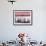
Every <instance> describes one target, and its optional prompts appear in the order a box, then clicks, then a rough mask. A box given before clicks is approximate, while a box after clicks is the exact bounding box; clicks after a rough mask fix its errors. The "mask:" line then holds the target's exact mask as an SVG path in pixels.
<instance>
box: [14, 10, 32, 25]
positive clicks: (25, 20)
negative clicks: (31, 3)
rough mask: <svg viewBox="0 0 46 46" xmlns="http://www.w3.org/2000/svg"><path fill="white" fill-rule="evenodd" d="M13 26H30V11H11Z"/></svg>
mask: <svg viewBox="0 0 46 46" xmlns="http://www.w3.org/2000/svg"><path fill="white" fill-rule="evenodd" d="M13 24H14V25H32V10H13Z"/></svg>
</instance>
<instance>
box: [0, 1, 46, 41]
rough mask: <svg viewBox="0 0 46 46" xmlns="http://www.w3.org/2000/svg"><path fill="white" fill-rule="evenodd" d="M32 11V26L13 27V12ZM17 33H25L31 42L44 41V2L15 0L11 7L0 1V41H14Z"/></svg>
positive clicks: (45, 8)
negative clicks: (20, 10) (29, 36)
mask: <svg viewBox="0 0 46 46" xmlns="http://www.w3.org/2000/svg"><path fill="white" fill-rule="evenodd" d="M19 9H22V10H23V9H27V10H30V9H32V10H33V24H32V26H14V25H13V10H19ZM18 32H26V33H29V34H30V35H31V38H32V39H33V40H37V41H41V40H43V41H44V40H46V1H45V0H16V3H14V4H13V5H12V4H11V3H10V2H8V1H7V0H0V40H11V39H12V40H15V38H16V37H17V34H18Z"/></svg>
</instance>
